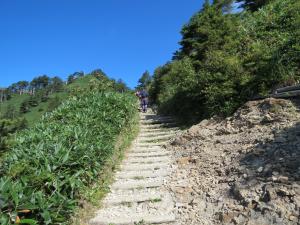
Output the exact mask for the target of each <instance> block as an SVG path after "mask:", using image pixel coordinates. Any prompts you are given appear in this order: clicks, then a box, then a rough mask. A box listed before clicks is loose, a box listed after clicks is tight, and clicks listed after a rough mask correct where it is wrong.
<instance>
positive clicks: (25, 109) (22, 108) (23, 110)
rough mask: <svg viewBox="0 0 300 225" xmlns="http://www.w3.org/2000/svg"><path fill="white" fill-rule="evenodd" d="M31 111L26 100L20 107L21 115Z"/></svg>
mask: <svg viewBox="0 0 300 225" xmlns="http://www.w3.org/2000/svg"><path fill="white" fill-rule="evenodd" d="M29 109H30V105H29V102H28V100H25V101H24V102H22V104H21V106H20V113H23V114H24V113H27V112H29Z"/></svg>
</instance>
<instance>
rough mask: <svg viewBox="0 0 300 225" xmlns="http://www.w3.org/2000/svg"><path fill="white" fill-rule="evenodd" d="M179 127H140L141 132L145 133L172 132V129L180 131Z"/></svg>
mask: <svg viewBox="0 0 300 225" xmlns="http://www.w3.org/2000/svg"><path fill="white" fill-rule="evenodd" d="M179 130H180V129H179V128H178V127H170V128H149V129H148V128H140V132H141V133H143V134H149V133H156V132H170V131H179Z"/></svg>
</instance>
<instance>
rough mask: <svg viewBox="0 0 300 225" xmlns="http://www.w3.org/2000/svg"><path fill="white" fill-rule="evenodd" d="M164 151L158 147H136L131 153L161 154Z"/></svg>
mask: <svg viewBox="0 0 300 225" xmlns="http://www.w3.org/2000/svg"><path fill="white" fill-rule="evenodd" d="M163 151H166V150H165V149H164V148H162V147H160V146H154V147H136V148H134V149H133V150H132V151H131V152H132V153H146V152H157V153H159V152H163Z"/></svg>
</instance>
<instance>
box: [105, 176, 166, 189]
mask: <svg viewBox="0 0 300 225" xmlns="http://www.w3.org/2000/svg"><path fill="white" fill-rule="evenodd" d="M162 185H163V178H162V177H159V178H145V179H141V180H135V179H127V180H124V179H119V180H117V181H116V182H115V183H114V184H113V185H112V186H111V189H114V190H118V189H122V190H123V189H135V188H137V189H142V188H153V187H160V186H162Z"/></svg>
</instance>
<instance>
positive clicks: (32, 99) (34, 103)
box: [28, 96, 39, 107]
mask: <svg viewBox="0 0 300 225" xmlns="http://www.w3.org/2000/svg"><path fill="white" fill-rule="evenodd" d="M28 104H29V106H31V107H36V106H38V104H39V99H38V97H37V96H30V98H29V100H28Z"/></svg>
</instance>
